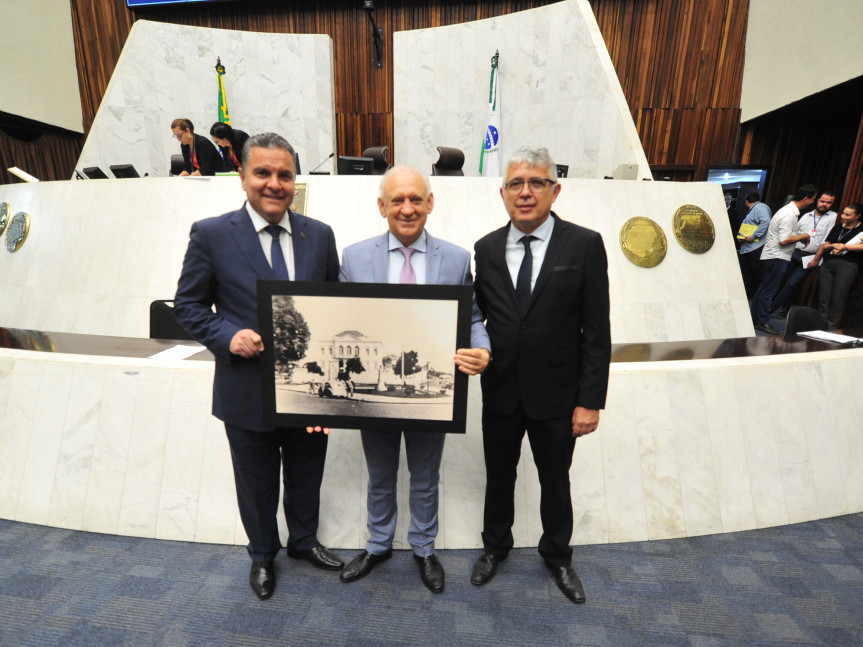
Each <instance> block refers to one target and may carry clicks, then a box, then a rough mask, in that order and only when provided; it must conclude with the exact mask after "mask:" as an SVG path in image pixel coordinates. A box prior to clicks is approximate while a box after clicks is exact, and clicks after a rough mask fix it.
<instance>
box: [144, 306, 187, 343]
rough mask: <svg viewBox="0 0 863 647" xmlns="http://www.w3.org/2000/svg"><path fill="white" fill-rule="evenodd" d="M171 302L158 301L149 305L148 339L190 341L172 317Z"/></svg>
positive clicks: (184, 330) (183, 329)
mask: <svg viewBox="0 0 863 647" xmlns="http://www.w3.org/2000/svg"><path fill="white" fill-rule="evenodd" d="M173 303H174V302H173V301H171V300H165V299H159V300H157V301H153V302H152V303H151V304H150V339H183V340H186V339H192V336H191V335H190V334H189V333H187V332H186V329H185V328H183V327H182V326H181V325H180V322H179V321H177V318H176V317H175V316H174V308H173V307H172V306H171V305H169V304H173Z"/></svg>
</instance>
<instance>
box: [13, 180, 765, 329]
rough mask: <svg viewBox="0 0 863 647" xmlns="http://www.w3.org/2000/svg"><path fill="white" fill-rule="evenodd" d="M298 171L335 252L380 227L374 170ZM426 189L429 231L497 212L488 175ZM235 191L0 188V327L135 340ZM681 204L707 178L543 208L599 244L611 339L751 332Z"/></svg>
mask: <svg viewBox="0 0 863 647" xmlns="http://www.w3.org/2000/svg"><path fill="white" fill-rule="evenodd" d="M300 179H301V181H303V182H305V183H306V184H307V185H308V196H309V200H308V208H307V210H308V212H309V215H311V216H313V217H316V218H319V219H321V220H323V221H324V222H326V223H328V224H330V225H331V226H332V227H333V228H334V230H335V234H336V244H337V247H338V248H339V250H341V249H342V248H344V247H345V246H347V245H350V244H352V243H355V242H357V241H359V240H362V239H365V238H368V237H370V236H376V235H380V234H381V233H383V232H384V231H385V229H386V223H385V220H384V219H383V218H381V215H380V212H379V210H378V207H377V197H378V194H379V186H378V184H379V179H378V178H374V177H358V176H352V177H351V176H349V177H337V176H336V177H327V176H307V177H301V178H300ZM431 185H432V189H433V191H434V193H435V209H434V210H433V212H432V213H431V215H430V216H429V220H428V229H429V232H430V233H431V234H432V235H434V236H438V237H440V238H444V239H446V240H449V241H452V242H454V243H456V244H459V245H461V246H462V247H464V248H466V249H468V250H472V249H473V245H474V242H475V241H476V240H477V239H479V238H480V237H482V236H484V235H485V234H487V233H488V232H490V231H492V230H493V229H497V228H499V227H501V226H503V225H505V224H506V223H507V221H508V217H507V214H506V211H505V209H504V207H503V203H502V201H501V198H500V187H499V181H497V180H494V179H491V178H461V177H434V178H432V179H431ZM244 196H245V194H244V193H243V191H242V188H241V186H240V182H239V180H238V179H237V178H234V177H221V178H212V179H203V180H195V179H179V178H172V179H168V178H142V179H138V180H103V181H102V182H46V183H40V184H34V185H29V184H15V185H6V186H0V199H2V200H4V201H7V202H10V204H12V205H15V206H14V208H15V209H25V210H27V211H29V212H30V214H31V228H30V235H29V237H28V239H27V241H26V242H25V243H24V245H23V247H22V248H21V249H20V250H19V251H18V252H16V253H14V254H10V253H8V252H6V251H5V250H3V251H2V253H0V268H2V272H0V298H2V299H3V305H4V307H3V321H2V322H0V323H2V324H4V325H7V326H14V327H18V328H33V329H41V330H56V331H61V332H80V333H87V334H102V335H120V336H140V337H144V336H146V335H147V334H148V331H149V326H148V312H149V303H150V301H152V300H155V299H170V298H172V297H173V295H174V292H175V290H176V282H177V278H178V277H179V274H180V270H181V267H182V262H183V257H184V255H185V251H186V246H187V244H188V235H189V228H190V226H191V224H192V223H193V222H195V221H196V220H200V219H202V218H206V217H211V216H215V215H218V214H220V213H224V212H225V211H228V210H233V209H236V208H239V207H241V206H242V204H243V199H244ZM687 203H692V204H698V205H700V206H702V207H703V208H704V209H705V210H706V211H707V212H708V213H709V214H710V215H711V216H712V218H713V220H714V223H718V222H720V219H722V218H725V217H726V216H725V209H724V201H723V199H722V192H721V189H720V187H719V186H718V185H714V184H707V183H672V182H631V181H602V180H573V179H567V180H563V181H562V189H561V192H560V195H559V197H558V199H557V201H556V203H555V205H554V206H555V211H556V213H558V214H559V215H560V216H561V217H562V218H564V219H566V220H570V221H572V222H575V223H577V224H580V225H583V226H586V227H589V228H591V229H594V230H596V231H598V232H600V233H601V234H602V237H603V240H604V242H605V246H606V251H607V255H608V264H609V282H610V296H611V303H612V335H613V340H614V341H615V342H619V343H629V342H632V343H637V342H649V341H665V340H669V341H673V340H685V339H705V338H725V337H741V336H749V335H752V334H753V328H752V323H751V320H750V318H749V315H748V308H747V306H746V298H745V294H744V291H743V283H742V280H741V278H740V272H739V267H738V264H737V257H736V254H735V250H734V243H733V240H732V237H731V232H730V230H729V229H727V228H723V227H718V226H717V227H716V241H715V244H714V246H713V248H712V249H710V250H709V251H708V252H707V253H705V254H701V255H696V254H691V253H689V252H687V251H685V250H684V249H683V248H682V247H681V246H680V245H679V244H678V243H677V241H676V239H674V236H673V233H672V218H673V215H674V212H675V210H676V209H677V208H678V207H680V206H681V205H683V204H687ZM633 215H645V216H648V217H650V218H651V219H653V220H654V221H655V222H657V223H658V224H659V225H660V226H661V227H662V229H663V230H664V231H665V233H666V236H667V238H668V254H667V256H666V258H665V260H663V261H662V263H660V264H659V265H658V266H657V267H655V268H650V269H645V268H641V267H637V266H635V265H633V264H632V263H630V262H629V261H628V260H627V259H626V258H625V257H624V255H623V253H622V251H621V248H620V243H619V237H620V229H621V227H622V226H623V224H624V223H625V222H626V220H628V219H629V218H630V217H631V216H633ZM717 277H723V278H721V279H718V278H717ZM7 296H8V298H7Z"/></svg>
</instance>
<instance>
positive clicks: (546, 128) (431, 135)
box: [393, 0, 651, 179]
mask: <svg viewBox="0 0 863 647" xmlns="http://www.w3.org/2000/svg"><path fill="white" fill-rule="evenodd" d="M393 50H394V52H395V56H394V60H395V68H394V79H393V85H394V92H393V94H394V130H395V155H396V161H397V162H398V163H399V164H413V165H416V166H418V167H420V168H428V167H429V166H430V165H431V164H432V163H434V162H435V161H436V160H437V151H436V147H437V146H454V147H456V148H460V149H462V150H463V151H464V153H465V165H464V171H465V175H478V174H479V172H478V170H479V157H480V150H481V144H482V141H483V138H484V134H485V128H486V118H487V114H488V88H489V76H490V71H491V65H490V60H491V57H492V56H493V55H494V53H495V51H499V52H500V59H499V63H500V65H499V68H498V69H499V79H498V105H499V113H500V121H501V137H502V138H501V151H502V153H503V156H504V158H506V156H508V155H510V154H512V153H513V152H514V151H515V150H516V149H517V148H518V147H519V146H522V145H527V144H531V145H542V146H547V147H548V148H549V150H550V151H551V154H552V156H553V157H554V158H555V159H556V160H557V161H558V162H559V163H561V164H568V165H569V177H578V178H602V177H604V176H606V175H611V174H612V172H613V171H614V169H615V168H616V167H617V165H618V164H625V163H633V164H638V165H639V172H640V175H639V177H645V178H648V179H649V178H650V177H651V175H650V170H649V167H648V165H647V159H646V157H645V155H644V150H643V148H642V146H641V142H640V140H639V138H638V134H637V132H636V129H635V124H634V123H633V121H632V117H631V116H630V114H629V110H628V109H627V106H626V100H625V99H624V96H623V91H622V90H621V87H620V83H619V81H618V79H617V74H616V72H615V71H614V66H613V65H612V63H611V59H610V57H609V55H608V51H607V50H606V48H605V43H604V41H603V40H602V36H601V34H600V33H599V28H598V26H597V24H596V20H595V18H594V16H593V13H592V10H591V8H590V5H589V4H588V2H587V1H586V0H568V1H566V2H559V3H556V4H551V5H548V6H545V7H540V8H538V9H531V10H528V11H520V12H516V13H512V14H509V15H506V16H498V17H496V18H489V19H486V20H480V21H476V22H470V23H462V24H459V25H450V26H447V27H435V28H431V29H417V30H412V31H405V32H396V33H394V34H393Z"/></svg>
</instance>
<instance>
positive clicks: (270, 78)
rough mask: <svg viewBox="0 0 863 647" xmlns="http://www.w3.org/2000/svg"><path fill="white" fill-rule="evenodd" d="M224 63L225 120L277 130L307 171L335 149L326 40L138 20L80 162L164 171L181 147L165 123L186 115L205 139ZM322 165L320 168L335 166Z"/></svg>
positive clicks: (329, 48)
mask: <svg viewBox="0 0 863 647" xmlns="http://www.w3.org/2000/svg"><path fill="white" fill-rule="evenodd" d="M217 57H221V61H222V64H223V65H224V66H225V67H226V74H225V77H224V79H225V94H226V98H227V102H228V109H229V113H230V116H231V123H232V125H233V126H234V127H235V128H239V129H240V130H243V131H245V132H247V133H249V134H254V133H258V132H264V131H274V132H277V133H279V134H281V135H283V136H284V137H286V138H287V139H288V141H290V142H291V143H292V144H293V145H294V147H295V148H296V150H297V153H298V154H299V156H300V165H301V168H304V169H310V168H312V167H314V166H315V165H317V164H318V163H319V162H320V161H322V160H324V159H325V158H326V157H327V155H329V154H330V153H331V152H336V138H335V103H334V101H335V100H334V96H335V95H334V92H333V54H332V40H331V39H330V37H329V36H327V35H322V34H318V35H306V34H266V33H253V32H241V31H232V30H224V29H209V28H205V27H189V26H185V25H172V24H168V23H157V22H150V21H146V20H139V21H137V22H135V24H134V25H133V26H132V30H131V32H130V34H129V38H128V39H127V41H126V45H125V46H124V48H123V52H122V53H121V55H120V58H119V60H118V61H117V66H116V68H115V70H114V74H113V75H112V77H111V81H110V82H109V84H108V87H107V89H106V92H105V96H104V98H103V100H102V103H101V105H100V107H99V111H98V112H97V113H96V117H95V119H94V121H93V126H92V128H91V129H90V133H89V134H88V136H87V141H86V142H85V144H84V148H83V150H82V151H81V156H80V157H79V159H78V164H77V168H78V170H81V169H83V168H85V167H88V166H99V167H100V168H102V170H103V171H105V173H106V174H107V175H108V176H109V177H110V176H111V172H110V171H109V170H108V167H109V166H110V165H112V164H128V163H131V164H132V165H134V167H135V169H136V170H137V171H138V173H139V174H141V175H142V176H143V175H144V173H149V174H150V175H151V176H166V175H168V169H169V166H170V157H171V155H173V154H179V153H180V147H179V144H178V143H177V141H176V140H175V139H174V138H173V137H172V135H171V130H170V124H171V121H172V120H173V119H175V118H177V117H186V118H189V119H191V120H192V122H193V123H194V124H195V132H196V133H198V134H200V135H203V136H205V137H207V138H209V132H210V126H211V125H212V124H213V123H214V122H215V121H218V103H217V101H218V83H217V77H216V71H215V65H216V58H217ZM333 167H334V165H333V164H332V162H328V163H327V164H325V165H324V166H323V167H322V170H327V169H330V170H332V169H333Z"/></svg>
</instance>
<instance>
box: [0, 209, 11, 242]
mask: <svg viewBox="0 0 863 647" xmlns="http://www.w3.org/2000/svg"><path fill="white" fill-rule="evenodd" d="M11 214H12V207H11V205H10V204H9V203H8V202H0V236H2V235H3V230H4V229H6V223H7V222H9V216H10V215H11Z"/></svg>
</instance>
